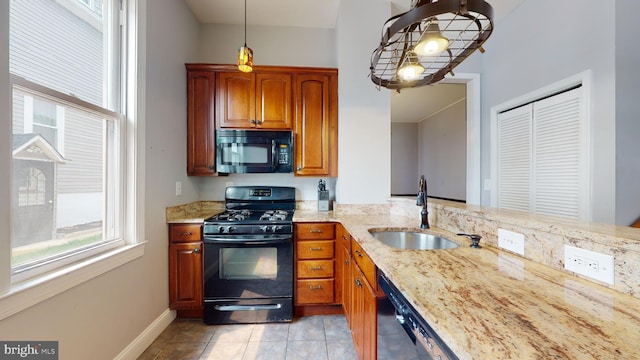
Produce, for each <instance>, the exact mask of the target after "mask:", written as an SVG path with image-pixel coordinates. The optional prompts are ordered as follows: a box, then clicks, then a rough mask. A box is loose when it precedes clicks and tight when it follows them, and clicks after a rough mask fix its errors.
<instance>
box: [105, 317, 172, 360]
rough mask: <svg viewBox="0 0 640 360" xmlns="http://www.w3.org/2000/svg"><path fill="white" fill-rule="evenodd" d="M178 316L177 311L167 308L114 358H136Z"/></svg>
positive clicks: (122, 359) (126, 359)
mask: <svg viewBox="0 0 640 360" xmlns="http://www.w3.org/2000/svg"><path fill="white" fill-rule="evenodd" d="M175 318H176V312H175V311H173V310H169V309H167V310H165V311H163V312H162V314H160V316H158V317H157V318H156V319H155V320H154V321H153V322H152V323H151V325H149V326H147V328H146V329H144V331H143V332H142V333H141V334H140V335H138V336H137V337H136V338H135V339H134V340H133V341H132V342H131V343H130V344H129V345H127V347H126V348H124V350H122V351H121V352H120V354H118V356H116V357H115V358H114V360H135V359H137V358H138V357H139V356H140V355H142V353H143V352H144V351H145V350H146V349H147V348H148V347H149V345H151V343H152V342H153V340H155V339H156V338H157V337H158V335H160V333H161V332H162V331H163V330H164V329H166V328H167V326H169V324H171V322H172V321H173V319H175Z"/></svg>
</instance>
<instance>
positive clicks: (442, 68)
mask: <svg viewBox="0 0 640 360" xmlns="http://www.w3.org/2000/svg"><path fill="white" fill-rule="evenodd" d="M492 17H493V8H492V7H491V5H489V3H487V2H486V1H484V0H412V2H411V8H410V9H409V11H407V12H405V13H402V14H399V15H396V16H393V17H392V18H390V19H388V20H387V21H386V22H385V23H384V25H383V27H382V39H381V41H380V45H379V46H378V48H377V49H375V50H374V51H373V54H372V55H371V66H370V67H369V71H370V76H371V81H373V83H374V84H376V85H377V86H379V87H385V88H388V89H395V90H398V91H399V90H400V89H403V88H408V87H417V86H423V85H429V84H433V83H436V82H438V81H440V80H442V79H444V77H445V75H447V74H451V75H454V74H453V69H454V68H455V67H456V66H458V65H459V64H460V63H461V62H462V61H463V60H465V59H466V58H467V57H469V55H471V54H472V53H473V52H474V51H476V50H480V52H484V49H483V48H482V45H483V44H484V42H485V41H487V39H488V38H489V36H490V35H491V32H492V31H493V20H492ZM415 39H417V41H415ZM413 56H417V61H414V58H413ZM409 64H418V65H420V66H421V67H422V68H424V70H423V71H422V72H421V73H420V74H418V75H417V76H418V78H417V79H414V80H406V78H405V75H407V74H408V73H409V71H408V70H403V69H404V67H405V66H409ZM413 69H414V71H413V73H414V74H417V71H416V70H417V68H413Z"/></svg>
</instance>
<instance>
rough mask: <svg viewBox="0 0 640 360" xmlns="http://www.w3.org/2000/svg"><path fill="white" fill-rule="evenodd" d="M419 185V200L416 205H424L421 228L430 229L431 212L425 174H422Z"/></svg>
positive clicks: (421, 212)
mask: <svg viewBox="0 0 640 360" xmlns="http://www.w3.org/2000/svg"><path fill="white" fill-rule="evenodd" d="M418 187H419V189H418V200H417V201H416V205H417V206H422V211H420V218H421V221H420V229H428V228H429V218H428V215H429V212H428V211H427V180H425V178H424V175H421V176H420V183H419V185H418Z"/></svg>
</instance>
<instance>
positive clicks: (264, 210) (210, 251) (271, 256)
mask: <svg viewBox="0 0 640 360" xmlns="http://www.w3.org/2000/svg"><path fill="white" fill-rule="evenodd" d="M294 211H295V188H292V187H277V186H271V187H269V186H232V187H227V188H226V190H225V211H224V212H223V213H220V214H217V215H215V216H212V217H210V218H208V219H206V220H205V222H204V229H203V238H204V322H205V323H207V324H233V323H264V322H287V321H291V320H292V318H293V221H292V219H293V213H294Z"/></svg>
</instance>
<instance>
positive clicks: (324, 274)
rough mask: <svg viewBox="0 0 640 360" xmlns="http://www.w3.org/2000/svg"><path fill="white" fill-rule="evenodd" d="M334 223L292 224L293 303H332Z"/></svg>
mask: <svg viewBox="0 0 640 360" xmlns="http://www.w3.org/2000/svg"><path fill="white" fill-rule="evenodd" d="M335 227H336V225H335V224H334V223H296V224H294V238H295V246H296V271H295V273H296V291H295V294H294V297H295V304H296V305H299V306H305V305H334V304H336V299H335V294H336V281H335V276H336V266H335V234H336V233H335Z"/></svg>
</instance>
